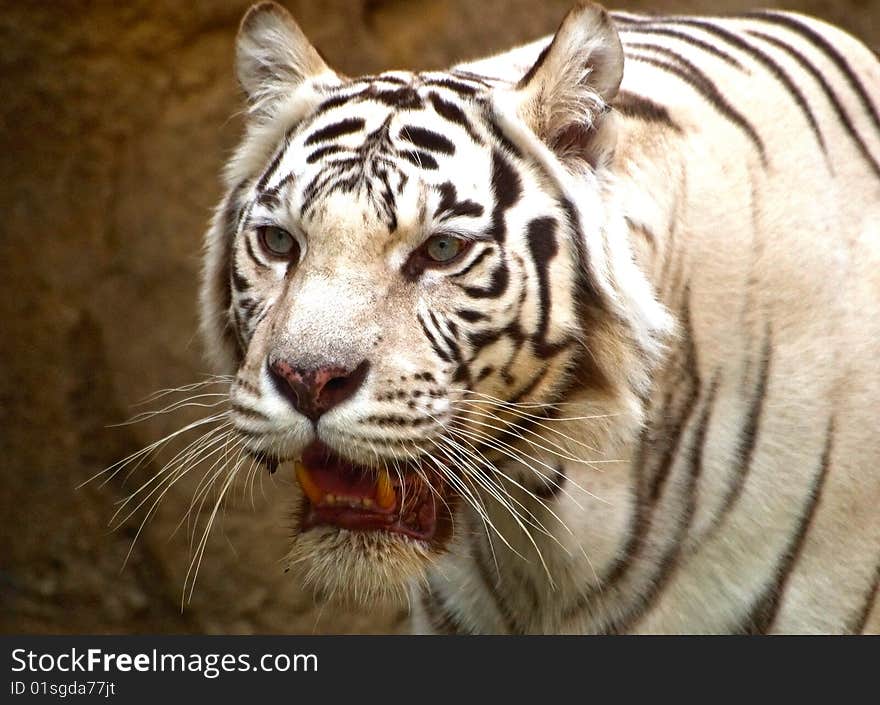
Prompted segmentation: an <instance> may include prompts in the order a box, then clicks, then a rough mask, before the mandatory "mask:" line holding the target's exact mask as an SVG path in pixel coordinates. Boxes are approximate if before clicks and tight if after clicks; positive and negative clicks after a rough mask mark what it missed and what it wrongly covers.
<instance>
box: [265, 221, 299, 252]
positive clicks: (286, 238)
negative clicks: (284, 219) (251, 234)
mask: <svg viewBox="0 0 880 705" xmlns="http://www.w3.org/2000/svg"><path fill="white" fill-rule="evenodd" d="M258 234H259V238H260V244H261V245H262V246H263V249H264V250H266V251H267V252H268V253H269V254H270V255H272V256H273V257H280V258H284V259H299V245H298V244H297V242H296V240H295V239H294V237H293V235H291V234H290V233H289V232H287V231H286V230H285V229H284V228H279V227H276V226H274V225H267V226H263V227H261V228H260V229H259V230H258Z"/></svg>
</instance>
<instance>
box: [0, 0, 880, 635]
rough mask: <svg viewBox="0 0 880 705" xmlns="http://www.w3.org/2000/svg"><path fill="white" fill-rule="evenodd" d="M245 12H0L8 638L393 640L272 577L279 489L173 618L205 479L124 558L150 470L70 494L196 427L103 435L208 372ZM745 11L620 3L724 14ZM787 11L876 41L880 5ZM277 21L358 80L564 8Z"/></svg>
mask: <svg viewBox="0 0 880 705" xmlns="http://www.w3.org/2000/svg"><path fill="white" fill-rule="evenodd" d="M248 4H249V2H248V0H226V1H221V0H193V1H192V2H178V1H177V0H134V1H131V2H124V3H120V2H115V0H59V1H58V2H51V3H48V2H17V3H11V2H7V3H3V4H2V7H0V286H2V295H0V321H2V329H0V361H2V376H0V483H2V484H0V631H2V632H29V633H48V632H56V633H57V632H61V633H63V632H91V633H101V632H208V633H217V632H235V633H250V632H304V633H311V632H318V633H321V632H376V631H379V632H385V631H396V630H400V629H401V628H402V617H403V612H402V610H399V609H393V608H388V609H376V610H370V611H369V612H366V611H358V610H346V609H343V608H341V607H339V606H335V605H332V604H331V605H321V604H316V602H315V600H314V598H313V597H312V596H311V595H310V594H307V593H305V592H303V591H301V590H300V589H299V588H298V587H297V582H296V579H295V577H294V576H291V575H290V574H285V573H284V572H283V566H282V564H281V562H280V559H281V558H282V557H283V555H284V552H285V550H286V534H287V532H288V528H287V527H288V523H289V518H288V516H287V514H286V512H287V511H288V509H287V507H288V501H287V495H289V493H290V486H291V478H290V477H281V476H280V475H283V474H284V472H283V471H282V472H279V473H278V476H275V477H273V478H271V479H270V478H269V477H262V476H260V478H257V488H256V491H255V493H254V495H253V503H252V497H251V495H250V493H247V492H243V491H241V490H240V489H239V490H238V491H236V492H234V493H233V494H234V496H233V497H232V500H231V501H230V502H229V503H228V505H227V506H226V507H225V509H224V512H223V513H222V515H221V516H218V521H217V525H216V526H215V527H214V530H213V532H212V538H211V541H210V542H209V543H208V545H207V548H206V551H205V556H204V560H203V562H202V565H201V571H200V573H199V578H198V583H197V585H196V589H195V591H194V593H193V595H192V599H191V600H190V601H188V602H186V604H185V605H184V608H183V609H181V603H182V600H181V598H182V594H183V588H184V582H185V576H186V574H187V569H188V567H189V565H190V557H191V555H192V552H191V548H190V544H189V540H188V536H187V526H186V524H184V526H183V527H181V529H180V530H178V531H176V532H175V527H176V526H177V525H178V523H179V521H180V519H181V517H183V516H184V514H185V513H186V511H187V509H188V507H189V506H190V500H191V498H192V496H193V492H194V490H195V489H196V486H197V483H198V478H199V477H200V476H201V472H198V473H196V472H193V473H190V474H191V475H193V476H194V477H193V478H190V477H189V476H187V477H186V478H184V479H183V480H181V481H180V482H179V483H177V484H176V485H175V486H174V487H173V488H172V490H171V491H169V492H168V493H167V495H166V496H165V498H164V500H163V502H162V503H161V505H160V506H159V508H158V510H157V511H156V513H155V516H154V517H153V518H152V519H151V521H149V522H148V523H147V524H146V526H145V528H144V530H143V532H141V534H140V535H139V536H138V537H137V541H134V538H135V536H136V534H137V531H138V527H139V525H140V520H141V519H142V518H143V512H140V513H138V514H136V515H135V516H133V517H132V518H130V519H127V520H125V521H123V522H122V526H121V527H120V528H119V529H117V530H116V531H110V530H109V529H108V521H109V520H110V518H111V516H112V515H113V512H114V511H115V509H116V507H117V503H118V502H119V501H120V500H121V499H123V498H125V497H126V496H127V495H128V494H129V493H130V492H131V491H133V490H134V489H135V488H137V487H138V486H139V485H140V484H141V483H143V482H144V481H146V480H147V479H149V478H150V476H151V473H153V472H155V471H156V470H157V469H158V468H159V467H160V466H161V464H157V463H155V462H153V463H147V464H145V465H144V466H143V467H141V468H139V469H138V470H137V471H136V472H134V473H133V474H132V476H131V477H130V478H129V480H128V482H127V483H125V484H123V482H122V477H121V476H120V477H117V478H116V479H114V480H113V481H111V482H109V483H107V484H106V485H103V486H102V485H100V484H99V483H97V482H93V483H90V484H88V485H86V486H85V487H83V488H81V489H77V486H78V485H80V483H82V482H84V481H85V480H87V479H88V478H89V477H90V476H92V475H93V474H95V473H96V472H98V471H99V470H100V469H102V468H104V467H106V466H108V465H110V464H111V463H113V462H114V461H115V460H118V459H119V458H122V457H124V456H126V455H128V454H129V453H132V452H134V451H136V450H138V449H139V448H142V447H143V446H145V445H146V444H148V443H150V442H152V441H154V440H156V439H158V438H160V437H162V436H164V435H165V434H168V433H170V432H172V431H174V430H175V429H177V428H180V427H181V426H183V425H184V424H185V423H187V422H188V421H191V420H193V419H195V418H199V417H200V416H201V415H204V414H205V413H207V412H209V411H210V410H209V409H201V408H195V409H183V410H181V411H179V412H176V413H171V414H165V415H161V416H158V417H156V418H155V419H153V420H151V421H149V422H144V423H139V424H135V425H131V426H124V427H120V428H108V425H109V424H113V423H117V422H120V421H123V420H125V419H127V418H129V417H130V416H132V414H134V413H136V412H137V411H138V410H140V409H141V408H142V407H133V404H135V403H136V402H138V401H139V400H141V399H143V398H144V397H146V396H147V395H149V394H150V393H151V392H154V391H155V390H158V389H161V388H163V387H176V386H180V385H185V384H187V383H190V382H194V381H197V380H199V379H202V375H203V374H204V373H206V372H208V371H209V370H208V369H207V367H206V365H205V363H204V362H203V361H202V358H201V353H200V347H199V341H198V339H197V337H196V336H195V330H196V303H195V298H196V286H197V273H198V269H199V248H200V241H201V235H202V231H203V229H204V227H205V224H206V222H207V220H208V217H209V213H210V209H211V208H212V206H213V204H214V203H215V202H216V201H217V199H218V197H219V194H220V191H219V180H218V173H219V170H220V167H221V165H222V163H223V159H224V157H225V156H226V155H228V154H229V151H230V149H231V147H232V146H233V145H234V143H235V141H236V138H237V136H238V135H239V133H240V130H241V123H240V120H239V118H238V117H237V116H236V113H237V111H238V110H239V109H240V103H239V96H238V94H237V87H236V84H235V81H234V78H233V74H232V68H231V62H232V52H233V39H234V36H235V31H236V26H237V23H238V21H239V18H240V17H241V15H242V13H243V12H244V10H245V8H246V7H247V5H248ZM751 4H752V3H751V2H748V0H746V1H739V0H737V1H729V2H708V1H706V2H683V1H682V2H675V1H668V2H664V1H662V0H653V2H651V1H648V2H632V1H631V2H623V3H621V6H625V7H626V9H652V10H677V11H685V10H697V11H700V10H702V11H708V12H718V11H721V10H725V11H727V10H731V11H732V10H739V9H746V8H748V7H749V6H750V5H751ZM779 4H780V5H782V6H785V7H788V8H792V9H798V10H806V11H809V12H812V13H815V14H817V15H820V16H823V17H825V18H828V19H831V20H833V21H835V22H837V23H839V24H841V25H843V26H845V27H847V28H849V29H851V30H853V31H855V32H856V33H858V34H860V35H861V36H862V37H864V38H865V39H867V40H868V41H869V42H872V43H873V44H875V45H876V44H878V43H880V1H878V0H850V1H848V2H843V1H840V0H834V1H832V0H802V1H801V2H783V3H779ZM287 5H288V7H289V8H290V9H291V10H292V11H293V13H294V15H295V16H296V17H297V18H298V20H299V21H300V23H301V24H302V26H303V28H304V29H305V31H306V33H307V34H308V35H309V36H310V37H311V38H312V40H313V41H314V42H315V43H316V44H317V45H318V46H319V47H320V48H321V49H322V51H323V52H324V54H325V55H326V56H327V57H328V58H329V59H330V61H331V62H332V63H333V64H335V65H336V67H338V68H339V69H340V70H342V71H343V72H345V73H350V74H357V73H366V72H374V71H378V70H381V69H385V68H394V67H411V68H428V67H441V66H443V65H445V64H447V63H449V62H452V61H453V60H458V59H461V58H464V57H467V56H474V55H478V54H480V53H484V52H489V51H492V50H496V49H500V48H503V47H505V46H508V45H512V44H514V43H515V42H521V41H525V40H528V39H532V38H535V37H537V36H540V35H541V34H544V33H547V32H550V31H552V30H553V29H554V28H555V27H556V25H557V23H558V22H559V20H560V19H561V17H562V16H563V15H564V13H565V11H566V9H567V7H568V5H569V2H568V0H547V1H545V2H540V1H538V0H533V1H529V0H480V1H477V0H471V1H468V0H445V1H444V0H324V1H322V2H310V1H309V0H297V1H293V0H288V2H287ZM208 391H214V390H208ZM207 399H208V400H210V399H213V397H208V398H207ZM151 408H158V407H157V406H156V405H155V404H154V405H153V406H152V407H151ZM190 412H193V413H190ZM196 412H201V413H196ZM178 447H179V446H178ZM169 457H170V455H168V454H165V456H164V458H165V459H166V460H167V459H168V458H169ZM260 485H262V488H261V487H260ZM209 504H210V503H209ZM146 506H148V505H145V507H144V508H146ZM208 508H210V507H208ZM197 513H198V512H197ZM206 513H207V509H205V510H203V512H202V515H201V516H202V519H204V518H206ZM197 538H198V535H197ZM133 542H134V543H133ZM132 543H133V548H131V546H132ZM130 548H131V554H130V556H129V558H128V561H127V562H126V561H125V558H126V554H128V552H129V549H130ZM123 566H124V567H123Z"/></svg>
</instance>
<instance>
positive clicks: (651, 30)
mask: <svg viewBox="0 0 880 705" xmlns="http://www.w3.org/2000/svg"><path fill="white" fill-rule="evenodd" d="M620 33H621V34H632V33H636V34H653V35H657V36H662V37H671V38H673V39H680V40H681V41H683V42H685V43H686V44H690V45H691V46H695V47H697V48H698V49H702V50H703V51H705V52H708V53H709V54H712V55H713V56H717V57H718V58H719V59H721V60H722V61H724V62H725V63H727V64H729V65H730V66H733V67H734V68H737V69H739V70H740V71H743V72H745V73H748V71H747V70H746V69H745V68H744V67H743V65H742V64H741V63H740V62H739V61H738V60H737V59H736V58H735V57H733V56H731V55H730V54H727V53H726V52H723V51H721V49H719V48H718V47H716V46H714V45H712V44H709V43H708V42H704V41H703V40H702V39H698V38H697V37H694V36H693V35H690V34H688V33H687V32H679V31H677V30H674V29H669V28H667V27H638V28H629V27H624V28H622V29H621V30H620Z"/></svg>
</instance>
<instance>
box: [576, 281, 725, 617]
mask: <svg viewBox="0 0 880 705" xmlns="http://www.w3.org/2000/svg"><path fill="white" fill-rule="evenodd" d="M689 301H690V287H689V286H687V287H685V304H684V307H683V311H682V313H681V315H680V316H679V318H680V319H681V326H682V344H683V346H684V349H683V351H682V353H681V355H683V358H684V359H683V361H680V360H677V359H676V358H675V357H670V358H669V359H668V362H667V363H666V370H665V374H666V375H671V374H672V373H673V372H674V371H675V369H676V367H678V368H679V374H678V375H677V377H678V378H677V379H675V380H672V379H670V380H669V382H668V384H669V389H670V391H669V393H668V394H666V395H665V396H664V399H663V401H662V403H661V404H658V407H659V408H658V409H656V410H654V413H652V417H651V421H650V423H646V424H645V425H644V426H643V427H642V432H641V434H640V436H639V443H638V445H637V447H636V454H635V457H634V459H633V462H632V465H631V471H632V481H633V485H634V491H633V495H634V496H633V508H632V516H631V519H630V521H629V528H628V530H627V536H626V539H625V541H624V543H623V545H622V547H621V550H620V551H619V552H618V554H617V556H616V557H615V558H614V560H613V561H612V562H611V563H610V565H609V566H608V567H607V568H606V569H605V570H604V571H603V574H602V575H601V576H600V578H599V584H598V587H596V588H592V589H589V590H587V591H585V592H584V593H582V594H581V595H579V596H578V598H577V600H576V601H575V602H574V603H573V604H572V605H571V606H570V607H568V608H567V609H566V610H565V612H564V614H565V619H571V618H573V617H574V616H575V615H577V614H578V613H579V612H581V611H583V610H584V609H586V607H587V606H588V605H589V603H590V601H591V600H592V599H593V598H594V596H595V595H596V594H597V593H598V592H599V591H601V590H603V589H605V588H606V587H608V586H613V585H614V584H615V583H618V582H620V581H621V580H622V579H623V578H624V577H625V576H626V575H627V574H628V573H629V571H630V569H631V568H632V566H633V565H634V564H635V562H636V560H637V559H638V557H639V556H640V555H641V553H642V550H643V548H644V546H645V544H646V541H647V537H648V534H649V533H650V531H651V528H652V525H653V515H654V511H655V509H656V506H657V500H658V499H659V497H660V494H661V492H662V489H663V486H664V485H665V483H666V479H667V477H668V475H669V473H670V471H671V467H672V464H673V461H674V460H675V457H676V454H677V452H678V448H679V445H680V443H681V438H682V434H683V433H684V430H685V428H686V427H687V425H688V422H689V420H690V418H691V416H692V415H693V412H694V409H695V407H696V403H697V401H698V399H699V396H700V386H701V382H700V378H699V373H698V361H697V353H696V345H695V343H694V340H693V328H692V326H691V317H690V303H689ZM676 357H678V356H676ZM713 384H714V383H713ZM673 392H679V396H681V394H684V401H683V402H681V403H679V404H676V403H675V399H674V398H673V396H674V394H673ZM713 394H714V393H713ZM712 399H713V403H714V396H713V397H712ZM707 408H708V405H707ZM706 414H707V412H706V411H705V410H704V415H706ZM701 420H702V419H701ZM706 423H707V424H708V415H706ZM703 433H705V431H703ZM702 440H704V438H703V439H702ZM702 440H701V443H702ZM658 442H662V443H663V444H664V446H663V448H662V450H661V449H658V448H657V447H656V446H657V444H658ZM658 456H659V462H658V463H657V466H656V469H654V470H653V472H650V470H649V468H648V463H649V462H651V461H652V460H653V459H654V458H657V457H658ZM694 457H695V455H693V454H692V455H691V458H692V459H693V458H694ZM692 470H694V471H695V470H696V469H695V468H692ZM699 470H700V471H701V466H700V468H699ZM639 604H644V603H637V605H636V610H635V611H633V610H630V611H627V612H626V613H625V614H622V615H620V620H629V619H632V618H635V617H636V616H637V615H638V605H639ZM622 624H623V621H620V622H612V623H611V624H609V625H608V630H609V631H618V630H620V629H621V628H622V626H621V625H622Z"/></svg>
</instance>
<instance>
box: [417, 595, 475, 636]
mask: <svg viewBox="0 0 880 705" xmlns="http://www.w3.org/2000/svg"><path fill="white" fill-rule="evenodd" d="M421 603H422V609H424V610H425V614H426V615H427V616H428V621H429V622H430V623H431V628H432V629H433V630H434V631H435V632H436V633H438V634H449V635H452V634H471V633H472V632H471V630H470V629H467V628H465V626H464V625H463V624H462V623H461V621H460V620H459V619H458V617H456V616H455V615H454V614H453V613H452V612H451V611H450V610H449V608H448V607H447V606H446V603H445V602H444V601H443V598H442V597H440V595H438V594H437V592H436V591H435V590H434V589H433V587H432V586H431V585H430V583H429V584H428V587H427V588H426V589H425V590H424V591H423V592H422V594H421Z"/></svg>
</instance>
